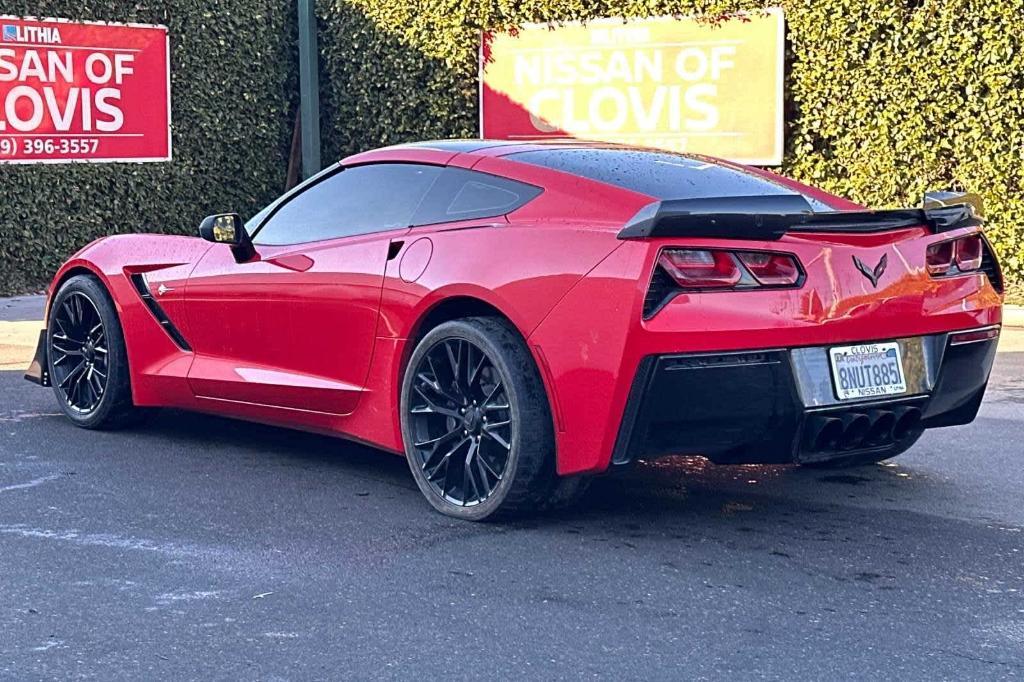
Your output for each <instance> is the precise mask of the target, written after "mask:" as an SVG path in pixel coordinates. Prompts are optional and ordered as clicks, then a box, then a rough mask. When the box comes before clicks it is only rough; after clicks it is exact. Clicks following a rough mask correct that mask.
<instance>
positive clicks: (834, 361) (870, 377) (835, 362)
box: [828, 341, 907, 402]
mask: <svg viewBox="0 0 1024 682" xmlns="http://www.w3.org/2000/svg"><path fill="white" fill-rule="evenodd" d="M828 358H829V367H830V369H831V373H832V389H833V391H835V395H836V398H837V399H838V400H840V401H843V402H845V401H850V400H868V399H871V398H887V397H891V396H898V395H904V394H905V393H907V375H906V372H904V371H903V350H902V348H900V344H899V343H897V342H896V341H885V342H879V343H859V344H854V345H850V346H833V347H832V348H829V349H828Z"/></svg>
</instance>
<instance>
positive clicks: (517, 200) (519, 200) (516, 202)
mask: <svg viewBox="0 0 1024 682" xmlns="http://www.w3.org/2000/svg"><path fill="white" fill-rule="evenodd" d="M540 193H541V189H540V188H539V187H534V186H533V185H527V184H525V183H522V182H517V181H515V180H509V179H508V178H501V177H498V176H497V175H490V174H489V173H480V172H477V171H471V170H466V169H465V168H452V167H449V168H445V170H444V173H442V174H441V178H440V179H439V180H438V181H437V183H436V184H435V185H434V186H433V188H431V190H430V192H429V193H428V194H427V197H426V198H425V199H424V200H423V204H422V205H421V206H420V208H419V210H418V211H416V216H415V217H414V218H413V225H431V224H433V223H447V222H453V221H456V220H473V219H475V218H493V217H495V216H500V215H505V214H506V213H509V212H511V211H514V210H516V209H517V208H519V207H520V206H523V205H524V204H527V203H529V202H530V201H532V200H533V199H535V198H536V197H537V196H538V195H539V194H540Z"/></svg>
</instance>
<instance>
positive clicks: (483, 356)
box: [28, 140, 1002, 520]
mask: <svg viewBox="0 0 1024 682" xmlns="http://www.w3.org/2000/svg"><path fill="white" fill-rule="evenodd" d="M980 223H981V211H980V206H979V205H978V203H977V202H976V200H975V199H974V197H972V196H970V195H959V196H957V195H952V194H949V193H944V194H936V195H928V196H927V197H926V201H925V205H924V207H923V208H921V209H899V210H884V211H868V210H865V209H863V208H862V207H861V206H858V205H856V204H854V203H851V202H850V201H847V200H845V199H841V198H839V197H836V196H833V195H830V194H827V193H825V192H822V191H820V190H817V189H814V188H812V187H808V186H806V185H803V184H800V183H797V182H794V181H792V180H788V179H786V178H782V177H779V176H776V175H774V174H771V173H768V172H766V171H762V170H758V169H755V168H748V167H744V166H739V165H736V164H732V163H727V162H724V161H720V160H715V159H710V158H705V157H696V156H685V155H679V154H671V153H665V152H656V151H651V150H642V149H633V148H624V147H616V146H610V145H598V144H588V143H564V144H521V143H514V142H496V141H487V140H453V141H441V142H425V143H419V144H408V145H400V146H396V147H389V148H385V149H379V150H375V151H370V152H366V153H362V154H356V155H355V156H351V157H349V158H347V159H345V160H344V161H342V162H341V163H339V164H337V165H335V166H332V167H331V168H328V169H327V170H325V171H323V172H322V173H320V174H318V175H317V176H315V177H313V178H311V179H310V180H308V181H306V182H304V183H303V184H301V185H300V186H298V187H296V188H295V189H294V190H292V191H290V192H288V193H286V194H285V195H284V196H282V197H281V198H279V199H278V200H276V201H275V202H273V203H272V204H270V205H269V206H267V207H266V208H265V209H263V210H262V211H260V212H259V213H258V214H257V215H256V216H254V217H253V218H252V219H251V220H249V221H248V222H247V223H245V224H244V225H243V223H242V221H241V219H240V218H239V216H238V215H237V214H231V213H227V214H220V215H215V216H211V217H210V218H207V219H206V220H205V221H203V223H202V225H201V226H200V228H199V238H196V237H181V236H158V235H153V234H145V235H142V234H140V235H125V236H113V237H108V238H106V239H101V240H99V241H97V242H94V243H92V244H90V245H89V246H87V247H85V248H84V249H82V250H81V251H80V252H78V253H77V254H75V255H74V256H73V257H72V258H71V259H70V260H69V261H68V262H67V263H65V264H64V266H63V267H61V268H60V270H59V272H57V274H56V277H55V278H54V280H53V284H52V286H51V288H50V297H49V302H48V306H47V316H46V329H45V330H44V331H43V332H42V334H41V336H40V341H39V349H38V352H37V356H36V360H35V361H34V363H33V365H32V367H31V368H30V370H29V373H28V377H29V378H30V379H32V380H34V381H36V382H38V383H41V384H43V385H52V386H53V389H54V391H55V393H56V395H57V399H58V401H59V403H60V406H61V408H62V409H63V411H64V412H65V413H66V414H67V416H68V418H70V419H71V420H72V421H73V422H74V423H75V424H77V425H79V426H82V427H85V428H105V427H115V426H121V425H125V424H130V423H132V422H133V421H135V420H136V419H138V418H139V416H140V415H142V414H144V413H145V412H147V411H148V410H147V408H152V407H162V406H167V407H175V408H184V409H189V410H201V411H205V412H211V413H216V414H220V415H226V416H231V417H237V418H241V419H249V420H253V421H259V422H267V423H274V424H280V425H285V426H291V427H296V428H301V429H308V430H313V431H319V432H323V433H328V434H334V435H338V436H342V437H345V438H350V439H354V440H357V441H361V442H364V443H369V444H372V445H374V446H377V447H379V448H381V449H383V450H389V451H391V452H394V453H402V454H404V455H405V456H406V458H407V459H408V462H409V468H410V469H411V470H412V474H413V477H414V478H415V479H416V483H417V484H418V485H419V487H420V489H421V490H422V491H423V494H424V495H425V496H426V498H427V499H428V500H429V501H430V503H431V504H432V505H433V506H434V507H435V508H436V509H438V510H440V511H442V512H444V513H446V514H451V515H452V516H456V517H460V518H465V519H475V520H478V519H484V518H487V517H489V516H491V515H493V514H509V513H513V512H519V511H523V510H533V509H538V508H544V507H548V506H551V505H554V504H561V503H564V502H566V501H568V500H571V499H572V498H573V497H574V496H576V495H577V494H578V493H579V492H580V491H581V490H582V489H583V488H584V487H585V484H586V481H587V477H588V476H589V475H592V474H597V473H600V472H604V471H608V470H609V469H610V468H612V467H618V466H623V465H627V464H629V463H630V462H634V461H636V460H638V459H640V458H653V457H658V456H661V455H669V454H698V455H704V456H706V457H708V458H710V459H711V460H712V461H713V462H717V463H721V464H737V463H794V462H795V463H799V464H808V465H819V466H820V465H855V464H863V463H868V462H876V461H879V460H883V459H887V458H890V457H893V456H895V455H898V454H899V453H901V452H903V451H904V450H906V449H907V448H908V447H910V446H911V445H912V444H913V443H914V442H915V441H916V440H917V439H918V437H920V435H921V433H922V432H923V430H924V429H927V428H932V427H938V426H949V425H953V424H966V423H968V422H970V421H971V420H973V419H974V417H975V415H976V413H977V411H978V406H979V403H980V402H981V399H982V395H983V393H984V391H985V386H986V383H987V380H988V375H989V371H990V369H991V366H992V360H993V357H994V354H995V348H996V341H997V337H998V335H999V328H1000V321H1001V301H1002V280H1001V275H1000V270H999V266H998V264H997V263H996V260H995V258H994V256H993V251H992V249H991V247H990V246H989V244H988V242H987V241H986V239H985V237H984V235H983V234H982V232H981V229H980Z"/></svg>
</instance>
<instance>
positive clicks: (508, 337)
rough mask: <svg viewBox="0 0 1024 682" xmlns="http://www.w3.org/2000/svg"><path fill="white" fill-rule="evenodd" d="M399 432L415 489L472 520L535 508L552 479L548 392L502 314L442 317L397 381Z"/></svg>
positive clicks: (446, 511)
mask: <svg viewBox="0 0 1024 682" xmlns="http://www.w3.org/2000/svg"><path fill="white" fill-rule="evenodd" d="M401 426H402V439H403V441H404V442H405V453H406V459H407V460H408V462H409V469H410V470H411V471H412V475H413V478H414V479H415V480H416V484H417V486H419V489H420V491H421V492H422V493H423V495H424V496H425V497H426V498H427V500H428V501H429V502H430V504H431V505H432V506H433V507H434V508H435V509H437V510H438V511H440V512H441V513H443V514H447V515H449V516H454V517H456V518H460V519H466V520H471V521H482V520H484V519H488V518H492V517H498V516H510V515H514V514H517V513H522V512H527V511H533V510H538V509H541V508H543V507H544V502H545V501H546V499H547V498H548V496H549V495H550V493H551V490H552V486H553V484H554V481H555V473H554V451H555V447H554V430H553V427H552V423H551V413H550V410H549V408H548V400H547V395H546V394H545V392H544V386H543V383H542V382H541V379H540V375H539V373H538V371H537V367H536V365H535V364H534V362H533V358H532V357H531V355H530V353H529V350H528V349H527V347H526V344H525V343H524V342H523V340H522V337H520V336H519V334H518V333H517V332H516V330H515V328H513V327H512V326H511V325H510V324H509V323H507V322H505V321H504V320H501V319H499V318H492V317H471V318H466V319H462V320H454V321H451V322H445V323H443V324H441V325H439V326H437V327H435V328H434V329H432V330H431V331H430V332H428V333H427V334H426V335H425V336H424V337H423V339H422V340H421V341H420V342H419V343H418V344H417V346H416V348H415V350H414V351H413V354H412V357H411V358H410V360H409V364H408V368H407V370H406V373H405V377H404V379H403V382H402V394H401Z"/></svg>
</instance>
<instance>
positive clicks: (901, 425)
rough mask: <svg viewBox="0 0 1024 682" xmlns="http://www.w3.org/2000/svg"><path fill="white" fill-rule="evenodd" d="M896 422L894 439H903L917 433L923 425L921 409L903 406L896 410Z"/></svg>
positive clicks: (893, 431)
mask: <svg viewBox="0 0 1024 682" xmlns="http://www.w3.org/2000/svg"><path fill="white" fill-rule="evenodd" d="M895 416H896V423H895V424H894V425H893V427H892V438H893V440H897V441H899V440H903V439H905V438H907V437H909V436H913V435H914V434H915V433H917V431H918V429H919V428H920V426H921V410H919V409H917V408H916V407H903V408H900V409H899V410H898V411H897V412H896V415H895Z"/></svg>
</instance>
